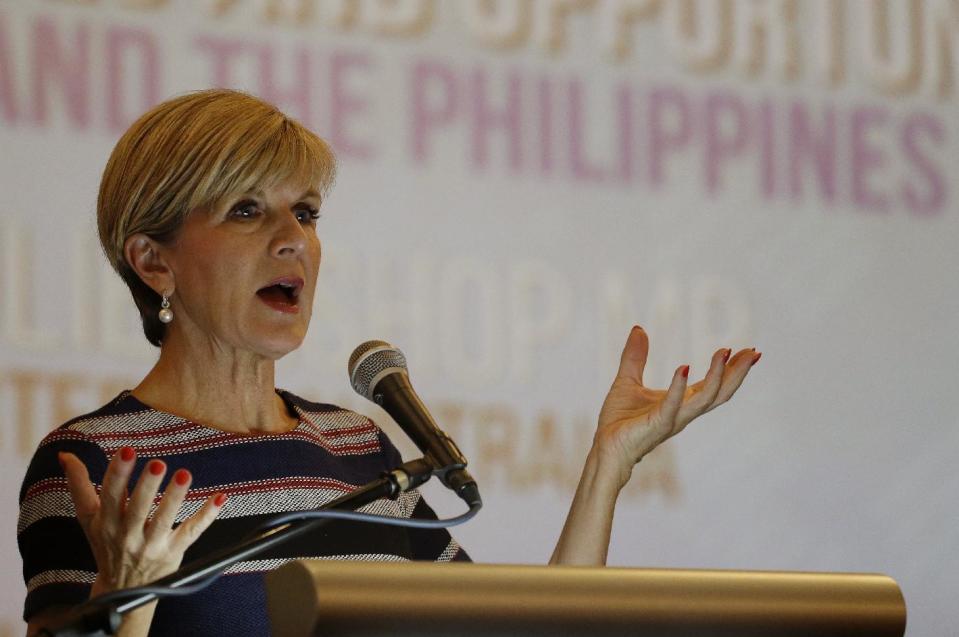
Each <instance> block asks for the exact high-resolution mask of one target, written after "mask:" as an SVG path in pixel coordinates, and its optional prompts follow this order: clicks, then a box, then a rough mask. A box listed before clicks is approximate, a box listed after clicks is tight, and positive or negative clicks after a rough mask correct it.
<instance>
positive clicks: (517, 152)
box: [470, 69, 523, 170]
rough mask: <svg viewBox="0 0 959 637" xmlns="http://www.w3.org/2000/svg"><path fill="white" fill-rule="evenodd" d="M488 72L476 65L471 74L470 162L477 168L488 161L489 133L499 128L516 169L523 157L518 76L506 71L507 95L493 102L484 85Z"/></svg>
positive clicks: (483, 166) (513, 168)
mask: <svg viewBox="0 0 959 637" xmlns="http://www.w3.org/2000/svg"><path fill="white" fill-rule="evenodd" d="M486 76H487V73H486V71H485V70H483V69H476V70H475V71H473V73H472V74H471V78H470V80H471V82H472V90H471V91H470V94H471V96H472V98H473V103H472V108H471V113H472V118H471V121H472V145H473V152H472V154H471V157H472V160H473V165H474V166H476V167H477V168H480V169H481V168H486V167H487V165H488V163H489V144H490V137H491V133H494V132H497V131H501V132H502V133H503V134H504V135H505V138H506V142H507V144H508V148H509V151H508V154H509V166H510V169H511V170H519V169H520V168H521V165H522V161H523V155H522V153H523V140H522V133H523V131H522V128H521V124H522V111H521V106H522V104H521V102H520V98H521V94H520V87H521V84H520V77H519V76H518V75H517V74H515V73H511V74H509V77H508V79H507V80H506V87H505V93H506V97H505V99H503V100H502V101H503V102H504V104H503V105H502V106H494V105H493V104H492V103H491V102H492V100H491V99H489V97H488V91H487V86H486Z"/></svg>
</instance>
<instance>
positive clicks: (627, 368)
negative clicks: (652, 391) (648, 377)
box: [616, 325, 649, 385]
mask: <svg viewBox="0 0 959 637" xmlns="http://www.w3.org/2000/svg"><path fill="white" fill-rule="evenodd" d="M647 356H649V337H648V336H647V335H646V331H645V330H644V329H643V328H641V327H640V326H638V325H635V326H633V329H632V330H630V332H629V336H628V337H627V338H626V345H625V347H623V353H622V355H621V356H620V357H619V371H618V372H617V373H616V377H617V378H628V379H629V380H632V381H634V382H636V383H638V384H639V385H642V384H643V371H644V370H645V369H646V358H647Z"/></svg>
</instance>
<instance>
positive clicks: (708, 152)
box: [703, 93, 749, 193]
mask: <svg viewBox="0 0 959 637" xmlns="http://www.w3.org/2000/svg"><path fill="white" fill-rule="evenodd" d="M705 111H706V112H705V126H704V128H705V130H704V131H703V134H704V136H705V152H704V153H703V170H704V172H705V173H706V190H707V191H709V192H710V193H715V192H716V191H717V190H718V189H719V185H720V184H719V180H720V172H721V170H722V168H723V165H724V164H725V163H726V162H727V160H730V159H732V158H735V157H738V156H740V155H742V154H743V153H744V152H745V151H746V148H747V147H746V144H747V142H748V141H749V122H748V120H747V118H746V107H745V105H744V104H743V101H742V100H741V99H740V98H739V97H738V96H736V95H732V94H730V93H717V94H714V95H710V96H708V97H707V98H706V103H705Z"/></svg>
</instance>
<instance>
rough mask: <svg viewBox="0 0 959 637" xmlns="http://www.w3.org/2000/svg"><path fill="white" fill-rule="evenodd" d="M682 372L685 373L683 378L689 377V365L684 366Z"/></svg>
mask: <svg viewBox="0 0 959 637" xmlns="http://www.w3.org/2000/svg"><path fill="white" fill-rule="evenodd" d="M682 374H683V378H689V365H684V366H683V371H682Z"/></svg>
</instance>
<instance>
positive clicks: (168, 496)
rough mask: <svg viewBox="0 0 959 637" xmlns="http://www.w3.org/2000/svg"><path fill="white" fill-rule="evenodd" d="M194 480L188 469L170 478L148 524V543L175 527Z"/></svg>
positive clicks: (178, 470) (177, 472)
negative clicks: (178, 514) (175, 521)
mask: <svg viewBox="0 0 959 637" xmlns="http://www.w3.org/2000/svg"><path fill="white" fill-rule="evenodd" d="M192 480H193V476H192V475H190V472H189V471H187V470H186V469H177V470H176V472H175V473H174V474H173V477H172V478H170V483H169V484H168V485H167V488H166V491H164V492H163V498H162V499H161V500H160V506H158V507H157V510H156V511H155V512H154V514H153V518H152V519H151V520H150V522H149V523H147V528H146V538H147V540H148V541H149V540H151V539H153V538H155V537H157V536H158V535H160V534H162V533H165V532H167V531H169V530H170V529H171V528H172V527H173V522H174V520H176V514H177V513H179V511H180V507H181V506H182V505H183V500H184V499H185V498H186V494H187V491H188V490H189V489H190V482H191V481H192Z"/></svg>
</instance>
